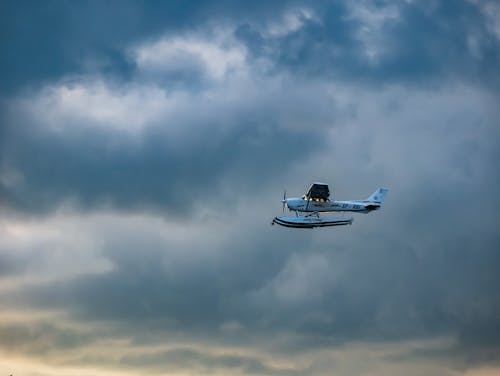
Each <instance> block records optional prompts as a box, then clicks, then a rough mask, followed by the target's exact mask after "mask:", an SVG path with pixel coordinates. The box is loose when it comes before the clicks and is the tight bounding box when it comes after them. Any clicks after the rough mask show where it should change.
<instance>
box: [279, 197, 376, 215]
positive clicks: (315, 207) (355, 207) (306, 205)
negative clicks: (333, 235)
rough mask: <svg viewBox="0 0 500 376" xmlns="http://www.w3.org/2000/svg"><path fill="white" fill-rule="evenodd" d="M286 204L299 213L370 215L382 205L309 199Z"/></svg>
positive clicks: (295, 200)
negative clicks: (337, 212) (344, 212)
mask: <svg viewBox="0 0 500 376" xmlns="http://www.w3.org/2000/svg"><path fill="white" fill-rule="evenodd" d="M286 204H287V206H288V208H289V209H290V210H294V211H299V212H336V211H349V212H358V213H369V212H371V211H373V210H377V209H380V205H381V203H379V202H373V201H367V200H351V201H330V200H326V201H315V200H312V199H310V200H308V199H307V198H288V199H286Z"/></svg>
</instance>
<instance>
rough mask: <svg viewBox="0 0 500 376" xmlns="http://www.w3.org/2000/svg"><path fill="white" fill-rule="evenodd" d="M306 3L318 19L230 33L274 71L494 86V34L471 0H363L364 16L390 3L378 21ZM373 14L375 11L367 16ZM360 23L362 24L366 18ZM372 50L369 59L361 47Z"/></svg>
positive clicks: (497, 45) (337, 6) (498, 45)
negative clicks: (280, 30)
mask: <svg viewBox="0 0 500 376" xmlns="http://www.w3.org/2000/svg"><path fill="white" fill-rule="evenodd" d="M316 5H317V7H313V9H314V10H316V11H317V13H318V17H317V18H313V19H304V18H303V21H304V25H303V27H301V28H300V29H298V30H296V31H294V32H292V33H289V34H286V35H284V36H266V35H263V34H262V33H261V32H260V31H259V30H258V28H255V27H253V26H252V25H251V24H243V25H241V26H240V27H239V28H238V30H237V31H236V36H237V37H239V38H240V39H241V40H242V41H244V42H245V43H246V45H247V47H248V48H249V50H250V51H251V52H252V53H253V55H254V56H256V57H263V56H265V57H266V58H269V59H270V60H272V61H273V62H274V63H275V69H276V70H277V71H281V70H282V69H289V70H291V71H293V72H294V73H295V74H299V75H307V76H313V77H325V76H327V77H332V78H335V79H338V80H347V81H351V82H352V81H353V80H354V81H358V80H362V81H364V82H365V83H366V84H368V83H376V84H390V83H394V82H403V83H415V84H424V85H427V84H429V82H433V81H441V80H449V79H454V80H466V81H469V80H470V81H472V82H479V83H480V84H482V85H486V86H488V87H490V88H491V89H496V88H497V87H498V84H499V74H498V69H497V67H498V61H499V59H500V56H499V54H500V53H499V51H500V40H499V38H498V37H497V36H496V35H495V34H494V31H493V30H491V29H489V28H488V27H487V20H486V18H485V15H484V14H483V13H482V12H481V9H480V7H479V6H478V5H477V4H473V3H471V2H462V1H455V2H444V1H443V2H435V1H417V2H400V3H398V4H397V5H395V4H393V3H391V2H363V3H362V4H360V5H359V6H360V7H366V12H367V14H372V13H373V14H377V13H379V14H383V12H384V9H386V8H387V9H389V10H393V11H394V9H397V11H398V15H397V16H392V17H387V19H386V20H384V21H382V22H380V21H378V22H380V25H370V22H373V21H371V20H370V19H369V18H368V19H367V20H364V19H360V18H359V17H356V16H355V14H354V15H353V14H352V10H353V9H355V6H351V7H349V6H348V3H343V2H331V3H327V4H316ZM375 17H376V16H375ZM367 23H368V24H367ZM370 49H374V50H375V52H374V55H375V56H374V57H370V56H369V55H368V52H370V51H369V50H370Z"/></svg>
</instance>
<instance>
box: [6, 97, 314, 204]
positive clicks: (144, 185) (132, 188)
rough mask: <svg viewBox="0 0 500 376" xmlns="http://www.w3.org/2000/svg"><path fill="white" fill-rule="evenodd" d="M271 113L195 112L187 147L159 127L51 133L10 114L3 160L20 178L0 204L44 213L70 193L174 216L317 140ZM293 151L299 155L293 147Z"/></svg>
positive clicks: (253, 180)
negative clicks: (214, 115)
mask: <svg viewBox="0 0 500 376" xmlns="http://www.w3.org/2000/svg"><path fill="white" fill-rule="evenodd" d="M227 111H233V110H231V109H229V108H228V109H227ZM254 111H255V112H254ZM233 112H234V111H233ZM272 112H273V108H269V110H267V111H266V110H264V111H262V109H261V110H258V111H257V109H254V108H252V107H251V105H250V107H249V108H248V109H245V110H243V111H241V112H240V115H241V116H242V117H243V119H242V120H240V123H239V124H237V125H236V126H231V127H229V129H227V126H226V124H225V123H224V122H223V121H221V122H220V123H218V122H216V120H211V119H203V118H200V119H199V120H197V121H198V122H199V124H197V127H196V128H194V129H193V130H192V132H193V134H189V135H186V137H187V138H188V139H189V141H187V142H186V145H185V146H181V145H183V144H184V143H185V141H184V139H183V138H181V139H178V140H174V141H173V142H172V140H171V137H170V136H169V135H168V134H167V133H166V132H164V130H163V126H156V127H152V128H150V129H148V130H146V131H145V134H143V135H141V136H139V139H138V138H137V137H135V136H130V135H124V134H120V133H118V132H114V131H106V130H99V129H95V128H92V129H85V127H84V128H81V129H80V130H79V131H71V130H69V131H63V132H60V131H51V130H47V129H43V128H38V127H36V126H33V124H30V123H29V121H26V124H22V123H21V124H20V123H19V122H23V120H22V119H10V122H11V125H10V126H9V125H7V126H6V127H5V128H4V129H3V137H2V140H1V141H0V144H1V148H2V152H1V155H2V161H3V164H4V166H11V168H13V169H14V170H18V171H20V172H21V174H22V176H23V178H22V180H21V181H20V182H19V183H16V184H14V185H13V186H10V187H9V186H5V185H4V186H3V187H2V188H3V191H4V194H3V197H4V204H6V205H5V206H6V207H10V208H14V209H19V210H21V211H28V212H30V211H31V212H46V211H48V210H52V209H54V208H57V206H58V204H59V203H60V202H61V201H64V200H65V199H74V200H76V203H77V204H80V205H81V207H82V208H86V207H96V206H100V205H113V206H116V207H118V208H125V209H127V208H148V209H151V210H156V211H167V212H168V211H170V210H172V211H174V212H176V213H178V214H179V213H183V212H184V213H189V212H190V210H191V209H192V207H193V205H195V204H196V203H197V201H198V200H206V201H207V202H210V196H209V197H207V198H206V199H205V198H203V197H204V195H206V194H208V193H209V192H211V194H212V195H213V194H215V192H217V191H218V190H220V189H222V190H224V189H227V190H228V191H227V194H229V196H228V197H226V200H228V202H230V201H231V200H235V199H236V198H237V195H238V192H240V193H241V191H242V190H244V191H250V190H252V189H255V188H258V187H259V182H260V180H262V179H264V180H266V179H272V178H273V175H274V174H276V173H277V172H279V171H284V170H285V169H286V166H287V165H289V164H290V163H293V162H294V161H297V160H298V159H300V158H303V157H304V156H305V155H307V154H308V153H309V152H311V151H312V150H315V148H317V147H321V145H322V144H323V141H322V139H321V131H320V130H319V129H318V130H317V131H314V130H312V131H310V130H296V131H287V130H286V129H285V128H283V127H282V124H281V122H280V120H278V119H275V116H276V115H275V114H273V113H272ZM224 116H227V113H226V114H224ZM245 118H246V119H245ZM207 122H210V123H208V124H207ZM175 126H179V127H182V126H183V124H182V123H180V124H176V125H175ZM75 127H77V128H78V125H76V126H75ZM28 129H29V131H28ZM173 143H176V144H177V146H175V145H173ZM20 145H23V146H22V147H20ZM179 146H180V147H179ZM298 149H300V150H301V153H300V154H298V153H294V152H293V150H298ZM222 177H224V178H225V180H221V179H222ZM196 197H198V199H197V198H196Z"/></svg>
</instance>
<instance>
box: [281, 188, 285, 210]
mask: <svg viewBox="0 0 500 376" xmlns="http://www.w3.org/2000/svg"><path fill="white" fill-rule="evenodd" d="M281 202H282V203H283V213H284V212H285V206H286V189H285V191H284V192H283V200H281Z"/></svg>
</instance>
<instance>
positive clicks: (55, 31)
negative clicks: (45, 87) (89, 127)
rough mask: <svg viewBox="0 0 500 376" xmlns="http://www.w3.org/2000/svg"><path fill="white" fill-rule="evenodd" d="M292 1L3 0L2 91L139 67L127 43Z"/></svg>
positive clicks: (122, 73)
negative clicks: (74, 0) (126, 50)
mask: <svg viewBox="0 0 500 376" xmlns="http://www.w3.org/2000/svg"><path fill="white" fill-rule="evenodd" d="M284 4H286V2H273V3H272V5H270V4H268V2H265V1H263V2H252V6H249V4H247V2H241V3H238V2H229V1H227V2H226V1H224V2H220V1H204V0H200V1H189V2H182V1H181V2H179V1H168V2H165V1H156V0H152V1H146V2H142V1H141V2H139V1H128V0H126V1H108V2H102V1H97V0H89V1H83V2H78V3H70V2H63V3H61V2H58V1H45V2H39V1H22V2H18V1H10V0H9V1H2V2H1V4H0V38H1V39H0V41H1V43H0V50H1V54H0V80H1V82H2V85H1V89H0V90H1V91H2V92H3V93H4V94H9V93H12V91H15V90H16V89H19V88H22V87H25V86H29V87H33V86H37V85H38V84H40V83H46V82H49V81H50V80H53V79H57V78H59V77H61V76H64V75H66V74H71V73H72V74H74V73H86V72H88V71H91V72H95V71H98V72H101V73H104V74H108V75H110V74H111V75H117V76H119V77H120V78H122V79H123V78H125V79H126V78H127V77H129V75H130V74H131V73H132V72H133V71H134V64H133V62H131V61H130V60H129V59H128V58H127V56H126V54H124V51H123V49H124V48H125V47H127V46H129V45H130V44H133V43H136V42H138V41H141V40H144V39H147V38H152V37H153V38H154V37H156V36H158V35H159V34H161V33H163V32H171V31H172V30H179V29H193V28H194V29H196V28H197V27H198V26H199V24H200V23H203V22H204V21H205V20H207V18H212V17H219V18H223V19H224V18H227V17H231V16H233V17H234V16H236V17H238V15H242V14H250V15H254V16H255V15H262V14H266V13H268V12H269V8H272V9H273V11H275V10H279V9H280V8H281V7H283V6H284Z"/></svg>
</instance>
